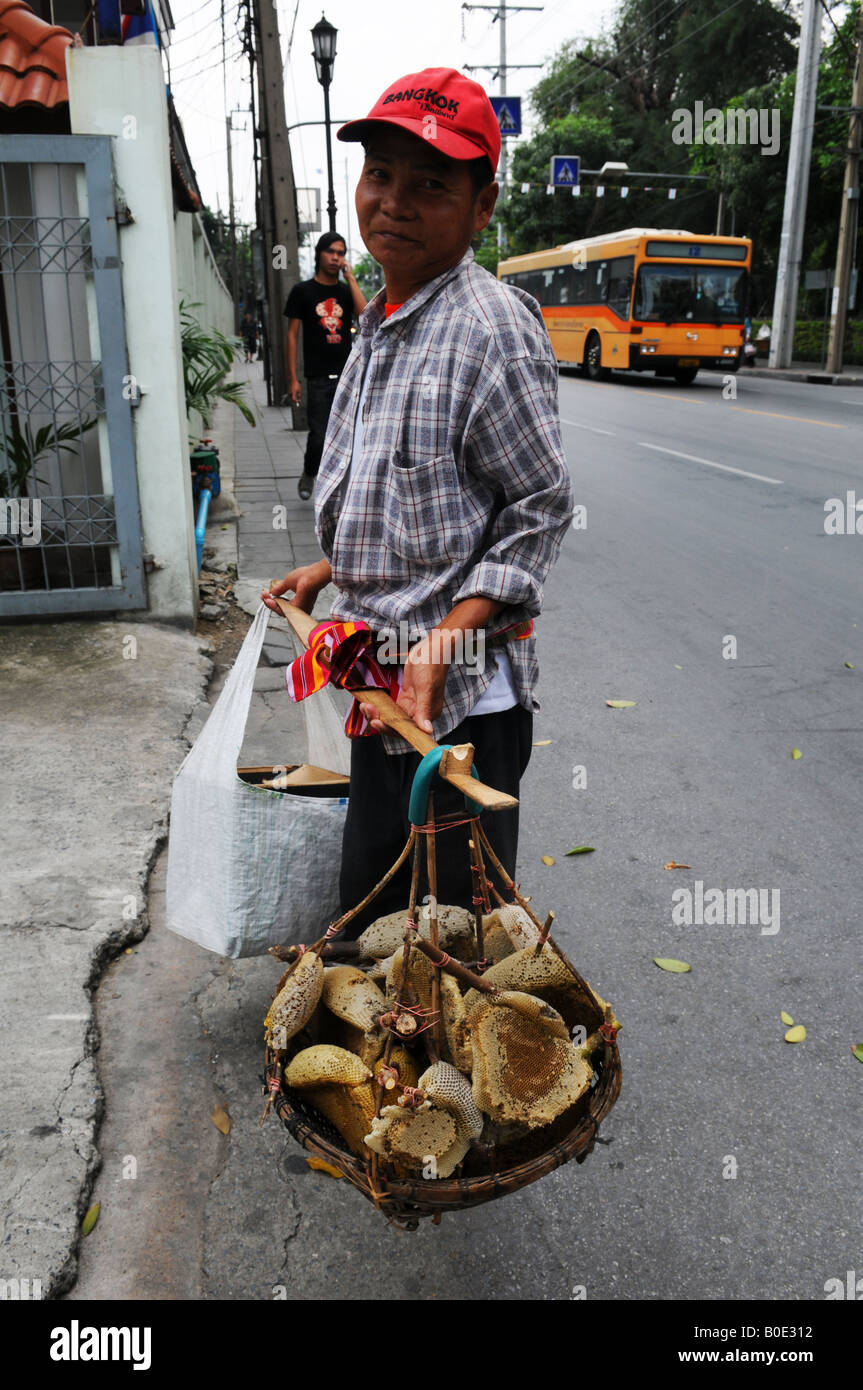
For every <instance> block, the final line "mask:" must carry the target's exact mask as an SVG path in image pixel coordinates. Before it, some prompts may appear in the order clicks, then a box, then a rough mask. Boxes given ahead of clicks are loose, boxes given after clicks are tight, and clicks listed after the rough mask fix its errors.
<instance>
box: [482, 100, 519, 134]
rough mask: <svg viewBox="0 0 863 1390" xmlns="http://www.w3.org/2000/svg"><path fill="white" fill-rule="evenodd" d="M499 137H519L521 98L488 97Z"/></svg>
mask: <svg viewBox="0 0 863 1390" xmlns="http://www.w3.org/2000/svg"><path fill="white" fill-rule="evenodd" d="M489 101H490V102H491V104H492V109H493V111H494V114H495V115H496V116H497V123H498V125H499V126H500V133H501V135H521V97H489Z"/></svg>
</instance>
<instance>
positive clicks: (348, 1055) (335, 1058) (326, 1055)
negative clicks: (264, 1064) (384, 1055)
mask: <svg viewBox="0 0 863 1390" xmlns="http://www.w3.org/2000/svg"><path fill="white" fill-rule="evenodd" d="M370 1076H371V1072H370V1070H369V1068H368V1067H366V1066H364V1065H363V1063H362V1062H361V1061H360V1059H359V1057H356V1056H355V1055H354V1054H353V1052H348V1051H347V1050H346V1049H345V1048H343V1047H332V1046H330V1044H329V1043H316V1044H315V1046H314V1047H306V1048H304V1049H303V1051H302V1052H298V1053H297V1055H296V1057H294V1058H293V1060H292V1061H291V1062H289V1063H288V1065H287V1066H286V1067H285V1081H286V1082H287V1084H288V1085H289V1086H293V1087H294V1088H295V1089H296V1090H298V1091H299V1090H305V1088H306V1087H307V1086H359V1085H360V1084H361V1083H362V1082H363V1081H368V1079H369V1077H370Z"/></svg>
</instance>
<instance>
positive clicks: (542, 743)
mask: <svg viewBox="0 0 863 1390" xmlns="http://www.w3.org/2000/svg"><path fill="white" fill-rule="evenodd" d="M550 743H554V739H553V738H540V739H537V741H536V743H535V744H534V745H533V746H534V748H547V747H548V745H549V744H550Z"/></svg>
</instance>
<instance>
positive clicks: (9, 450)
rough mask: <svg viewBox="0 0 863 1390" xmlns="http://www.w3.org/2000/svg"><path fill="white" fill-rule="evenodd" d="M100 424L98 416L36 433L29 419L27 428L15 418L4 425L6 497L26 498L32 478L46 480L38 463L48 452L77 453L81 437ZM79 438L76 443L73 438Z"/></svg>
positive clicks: (0, 474)
mask: <svg viewBox="0 0 863 1390" xmlns="http://www.w3.org/2000/svg"><path fill="white" fill-rule="evenodd" d="M95 423H96V417H95V415H94V416H93V417H92V418H91V419H88V420H82V421H80V422H79V421H77V420H75V421H71V422H70V423H69V424H68V425H43V426H42V428H41V429H38V430H37V431H36V433H35V434H34V433H33V430H32V427H31V425H30V422H29V420H25V422H24V428H23V429H22V428H21V426H20V425H19V424H18V422H17V421H15V422H14V423H12V424H8V425H6V426H5V427H4V432H3V438H2V440H0V450H2V452H3V455H5V459H6V463H5V467H2V468H0V479H2V481H0V489H2V493H3V495H4V496H6V497H26V496H27V487H28V484H29V482H30V480H31V478H32V479H33V480H34V481H35V482H37V483H42V482H44V479H42V478H40V477H39V476H38V475H37V473H36V465H37V464H38V463H39V460H40V459H43V458H45V457H46V456H47V455H48V454H52V453H58V452H59V451H60V450H61V449H62V450H63V451H64V452H66V453H69V454H74V453H77V448H76V445H77V441H78V439H79V436H80V435H82V434H86V433H87V431H88V430H91V429H92V428H93V426H94V425H95ZM72 440H75V444H72V443H71V441H72Z"/></svg>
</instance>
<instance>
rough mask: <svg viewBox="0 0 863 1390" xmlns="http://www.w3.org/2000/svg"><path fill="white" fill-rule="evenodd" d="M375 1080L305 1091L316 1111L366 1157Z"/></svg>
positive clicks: (359, 1153)
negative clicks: (366, 1140)
mask: <svg viewBox="0 0 863 1390" xmlns="http://www.w3.org/2000/svg"><path fill="white" fill-rule="evenodd" d="M376 1091H377V1086H376V1085H375V1084H374V1082H371V1081H364V1082H363V1083H362V1085H360V1086H311V1087H309V1088H308V1089H307V1090H305V1091H304V1095H306V1096H307V1097H308V1099H309V1100H310V1101H311V1103H312V1105H313V1106H314V1107H315V1109H316V1110H320V1112H321V1114H322V1115H323V1116H324V1117H325V1119H327V1120H329V1122H330V1124H331V1125H334V1126H335V1128H336V1129H337V1130H338V1131H339V1134H340V1135H341V1136H342V1138H343V1139H344V1141H345V1143H346V1144H347V1145H348V1148H349V1149H350V1150H351V1152H352V1153H355V1154H356V1155H357V1156H358V1157H359V1158H367V1157H368V1155H367V1153H366V1149H365V1145H364V1139H365V1135H366V1134H367V1132H368V1130H369V1128H370V1126H371V1124H372V1121H373V1120H374V1116H375V1092H376Z"/></svg>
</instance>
